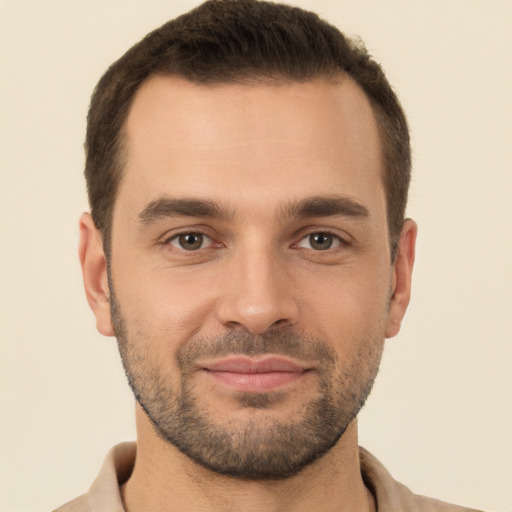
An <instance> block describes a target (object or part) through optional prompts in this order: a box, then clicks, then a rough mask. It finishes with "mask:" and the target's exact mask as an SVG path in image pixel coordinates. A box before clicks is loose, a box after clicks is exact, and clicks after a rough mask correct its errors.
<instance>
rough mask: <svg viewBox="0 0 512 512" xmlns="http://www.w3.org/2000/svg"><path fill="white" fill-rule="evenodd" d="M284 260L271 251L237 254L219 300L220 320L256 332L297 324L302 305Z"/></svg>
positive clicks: (236, 327)
mask: <svg viewBox="0 0 512 512" xmlns="http://www.w3.org/2000/svg"><path fill="white" fill-rule="evenodd" d="M248 253H250V254H248ZM284 263H285V262H280V261H279V257H278V256H276V255H275V254H274V253H272V251H270V250H269V251H258V252H256V251H247V252H245V253H244V254H239V255H237V256H234V257H233V259H232V261H231V263H230V268H229V272H228V277H227V280H226V282H225V286H223V290H222V291H221V294H220V295H221V297H220V300H219V302H218V308H217V315H218V320H219V321H220V323H221V324H223V325H224V326H226V327H228V328H230V329H243V330H246V331H248V332H250V333H252V334H263V333H264V332H265V331H267V330H269V329H272V328H277V327H285V326H292V325H294V324H296V322H297V320H298V316H299V307H298V303H297V301H296V299H295V298H294V296H293V288H294V286H293V285H294V283H293V279H290V277H291V276H290V275H289V272H287V271H286V265H285V264H284Z"/></svg>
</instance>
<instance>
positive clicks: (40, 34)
mask: <svg viewBox="0 0 512 512" xmlns="http://www.w3.org/2000/svg"><path fill="white" fill-rule="evenodd" d="M197 3H198V2H196V1H172V2H171V1H156V0H151V1H148V0H144V1H142V0H138V1H131V0H105V1H102V2H100V1H93V0H88V1H84V0H82V1H77V0H46V1H44V2H40V1H35V0H33V1H26V0H10V1H9V0H4V1H3V2H1V3H0V23H1V26H0V58H1V61H0V70H1V71H0V73H1V78H0V89H1V90H0V109H1V110H0V123H1V133H0V135H1V136H0V144H1V147H0V165H1V183H0V208H1V252H0V262H1V265H0V269H1V270H0V272H1V282H0V286H1V303H0V311H1V321H2V326H1V332H2V334H1V354H0V365H1V367H0V370H1V383H0V393H1V396H0V398H1V404H0V411H1V438H0V440H1V455H0V460H1V479H2V480H1V501H0V510H1V511H2V512H32V511H34V512H35V511H44V510H50V509H52V508H53V507H56V506H58V505H60V504H62V503H63V502H65V501H67V500H69V499H71V498H74V497H75V496H76V495H78V494H81V493H82V492H84V491H85V490H86V489H87V488H88V486H89V485H90V483H91V482H92V480H93V478H94V477H95V475H96V473H97V471H98V468H99V466H100V464H101V462H102V459H103V457H104V455H105V453H106V452H107V451H108V449H109V448H110V447H111V446H112V445H114V444H116V443H117V442H119V441H122V440H127V439H133V438H134V420H133V399H132V396H131V393H130V391H129V389H128V386H127V385H126V383H125V377H124V375H123V372H122V369H121V365H120V363H119V360H118V355H117V350H116V344H115V341H114V340H113V339H111V338H103V337H101V336H100V335H99V334H98V333H97V332H96V330H95V325H94V320H93V316H92V313H91V312H90V311H89V309H88V306H87V304H86V301H85V298H84V294H83V291H82V285H81V275H80V270H79V265H78V260H77V256H76V247H77V235H78V229H77V228H78V217H79V214H80V213H81V212H82V211H83V210H86V209H87V202H86V196H85V192H84V188H85V187H84V181H83V178H82V168H83V152H82V142H83V138H84V131H85V116H86V111H87V106H88V101H89V97H90V94H91V91H92V89H93V87H94V85H95V83H96V81H97V80H98V79H99V77H100V75H101V74H102V73H103V71H104V70H105V69H106V67H107V66H108V65H109V64H110V63H111V62H112V61H113V60H115V59H116V58H118V57H119V56H120V55H121V54H122V53H123V52H124V51H125V50H126V49H127V48H128V47H129V46H131V45H132V44H133V43H135V42H136V41H137V40H139V39H140V38H141V37H142V36H143V35H145V34H146V33H147V32H148V31H149V30H151V29H153V28H156V27H157V26H159V25H160V24H162V23H163V22H165V21H166V20H167V19H169V18H172V17H174V16H175V15H177V14H179V13H182V12H184V11H186V10H188V9H189V8H190V7H192V6H194V5H196V4H197ZM293 3H295V4H296V5H299V6H303V7H308V8H312V9H313V10H316V11H317V12H318V13H320V14H321V15H323V16H324V17H325V18H327V19H328V20H330V21H331V22H332V23H334V24H336V25H337V26H338V27H340V28H341V29H342V30H344V31H345V32H347V33H348V34H359V35H360V36H361V37H362V38H363V39H364V40H365V41H366V43H367V46H368V47H369V49H370V51H371V52H372V53H373V54H374V55H375V56H376V58H377V60H378V61H380V62H381V63H382V64H383V66H384V68H385V70H386V71H387V74H388V77H389V79H390V81H391V83H392V84H394V86H395V88H396V90H397V92H398V94H399V97H400V98H401V100H402V102H403V105H404V107H405V110H406V112H407V113H408V117H409V121H410V125H411V131H412V138H413V148H414V180H413V184H412V189H411V195H410V206H409V210H408V213H409V215H410V216H411V217H413V218H415V219H416V220H417V222H418V223H419V227H420V235H419V240H418V256H417V264H416V269H415V276H414V289H413V298H412V303H411V306H410V310H409V313H408V316H407V317H406V321H405V325H404V327H403V330H402V333H401V334H400V335H399V336H398V337H397V338H395V339H393V340H389V341H388V342H387V347H386V352H385V356H384V361H383V365H382V369H381V372H380V376H379V378H378V380H377V384H376V386H375V389H374V391H373V394H372V396H371V398H370V399H369V401H368V404H367V406H366V407H365V409H364V410H363V412H362V413H361V415H360V421H359V424H360V442H361V444H362V445H363V446H365V447H367V448H368V449H370V450H371V451H372V452H374V454H375V455H376V456H377V457H378V458H380V459H381V460H382V462H384V464H385V465H386V466H387V467H388V469H389V470H390V471H391V472H392V473H393V475H394V476H395V478H397V479H398V480H400V481H402V482H404V483H405V484H407V485H408V486H409V487H411V488H412V489H414V490H415V491H416V492H418V493H422V494H427V495H432V496H435V497H438V498H440V499H444V500H447V501H452V502H456V503H461V504H466V505H470V506H473V507H478V508H483V509H485V510H489V511H510V510H512V491H511V488H512V439H511V434H510V432H512V411H511V409H512V407H511V402H512V370H511V363H512V343H511V342H512V339H511V331H510V325H511V316H512V268H511V263H512V235H511V233H512V206H511V202H512V201H511V195H512V179H511V169H510V166H511V161H512V151H511V146H512V129H511V126H512V123H511V119H512V101H511V99H512V98H511V91H512V73H511V64H510V62H511V56H512V52H511V49H512V48H511V47H512V44H511V43H512V38H511V35H510V30H509V27H510V22H511V20H512V3H511V2H510V1H497V0H487V1H483V0H482V1H470V0H464V1H455V0H454V1H450V0H444V1H439V0H438V1H432V0H430V1H411V0H408V1H406V0H402V1H392V0H389V1H381V0H372V1H364V0H358V1H355V0H352V1H342V0H336V1H321V0H296V1H295V2H293Z"/></svg>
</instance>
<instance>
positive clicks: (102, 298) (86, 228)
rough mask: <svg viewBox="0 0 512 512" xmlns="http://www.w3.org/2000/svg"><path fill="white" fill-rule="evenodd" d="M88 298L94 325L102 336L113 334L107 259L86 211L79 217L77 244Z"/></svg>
mask: <svg viewBox="0 0 512 512" xmlns="http://www.w3.org/2000/svg"><path fill="white" fill-rule="evenodd" d="M78 255H79V258H80V265H81V266H82V276H83V280H84V287H85V294H86V296H87V302H88V303H89V306H90V307H91V309H92V311H93V313H94V315H95V316H96V328H97V329H98V331H99V332H100V333H101V334H103V335H105V336H114V335H115V333H114V328H113V327H112V319H111V316H110V303H109V294H110V292H109V286H108V277H107V260H106V257H105V253H104V251H103V242H102V239H101V234H100V232H99V231H98V229H97V228H96V225H95V224H94V221H93V220H92V217H91V215H90V214H89V213H83V214H82V216H81V217H80V242H79V248H78Z"/></svg>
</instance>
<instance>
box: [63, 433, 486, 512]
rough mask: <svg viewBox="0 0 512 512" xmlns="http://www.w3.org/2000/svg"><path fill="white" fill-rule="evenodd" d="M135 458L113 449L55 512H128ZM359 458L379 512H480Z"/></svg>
mask: <svg viewBox="0 0 512 512" xmlns="http://www.w3.org/2000/svg"><path fill="white" fill-rule="evenodd" d="M135 454H136V444H135V443H121V444H118V445H117V446H115V447H114V448H112V450H110V452H109V453H108V455H107V457H106V458H105V461H104V463H103V466H102V467H101V470H100V473H99V474H98V476H97V478H96V480H94V482H93V484H92V486H91V488H90V489H89V491H88V492H87V493H86V494H83V495H82V496H80V497H78V498H77V499H75V500H73V501H70V502H69V503H67V504H66V505H63V506H62V507H59V508H58V509H56V510H54V512H125V510H124V507H123V502H122V499H121V491H120V486H121V485H122V484H123V483H124V482H126V480H128V478H129V477H130V474H131V472H132V469H133V465H134V463H135ZM359 458H360V462H361V473H362V476H363V480H364V483H365V484H366V486H367V487H368V488H369V489H370V491H371V492H372V493H373V496H374V498H375V503H376V508H377V511H378V512H478V511H476V510H474V509H469V508H465V507H459V506H457V505H451V504H449V503H445V502H442V501H439V500H435V499H432V498H427V497H425V496H419V495H417V494H413V493H412V492H411V491H410V490H409V489H408V488H407V487H406V486H405V485H402V484H401V483H399V482H397V481H396V480H394V479H393V477H392V476H391V475H390V474H389V472H388V471H387V470H386V468H385V467H384V466H383V465H382V464H381V463H380V462H379V461H378V460H377V459H376V458H375V457H374V456H373V455H371V454H370V453H369V452H368V451H366V450H365V449H364V448H359ZM480 512H482V511H480Z"/></svg>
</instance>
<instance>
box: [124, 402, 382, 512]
mask: <svg viewBox="0 0 512 512" xmlns="http://www.w3.org/2000/svg"><path fill="white" fill-rule="evenodd" d="M137 437H138V443H137V457H136V461H135V466H134V469H133V473H132V475H131V477H130V479H129V480H128V481H127V482H126V484H125V485H124V486H123V487H122V496H123V501H124V505H125V509H126V511H127V512H148V511H153V512H154V511H159V512H177V511H180V512H193V511H197V510H209V511H211V512H217V511H223V512H229V511H237V512H239V511H244V512H253V511H254V512H255V511H258V512H260V511H261V510H265V511H268V512H277V511H279V512H291V511H293V512H303V511H306V510H317V511H319V512H320V511H321V512H331V511H332V512H334V511H336V512H340V511H347V512H348V511H361V512H363V511H364V512H367V511H368V510H373V509H372V507H373V504H372V501H373V500H372V498H371V495H370V493H369V492H368V491H367V489H366V488H365V486H364V483H363V480H362V478H361V471H360V466H359V453H358V445H357V424H356V421H354V422H353V423H352V424H351V425H350V426H349V427H348V428H347V430H346V432H345V433H344V435H343V436H342V438H341V439H340V440H339V441H338V443H337V444H336V446H335V447H334V448H332V449H331V450H330V451H329V452H328V453H327V454H326V455H324V456H323V457H321V458H320V459H319V460H318V461H316V462H314V463H313V464H311V465H310V466H308V467H307V468H305V469H304V470H303V471H301V472H300V473H299V474H297V475H295V476H293V477H290V478H287V479H284V480H278V481H252V480H242V479H239V478H233V477H227V476H224V475H219V474H217V473H213V472H212V471H210V470H208V469H206V468H203V467H202V466H200V465H198V464H197V463H195V462H194V461H192V460H191V459H189V458H188V457H187V456H185V455H183V454H182V453H181V452H180V451H179V450H177V449H176V448H175V447H174V446H172V445H170V444H169V443H167V442H165V441H163V440H162V439H160V438H159V437H158V436H157V435H156V433H155V431H154V428H153V426H152V425H151V423H150V421H149V419H148V418H147V416H146V414H145V413H144V412H143V411H142V410H141V409H140V407H139V406H137Z"/></svg>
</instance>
